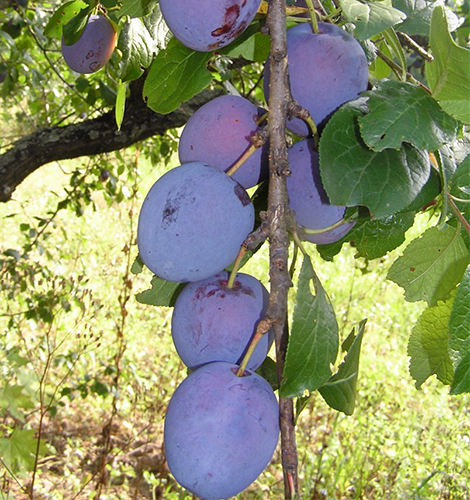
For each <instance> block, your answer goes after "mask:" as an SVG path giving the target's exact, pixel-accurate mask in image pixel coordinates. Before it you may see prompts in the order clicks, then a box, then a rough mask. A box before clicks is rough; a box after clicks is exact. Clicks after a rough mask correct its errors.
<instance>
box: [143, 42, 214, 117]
mask: <svg viewBox="0 0 470 500" xmlns="http://www.w3.org/2000/svg"><path fill="white" fill-rule="evenodd" d="M211 57H212V54H211V53H207V52H196V51H194V50H191V49H189V48H188V47H185V46H184V45H183V44H182V43H180V42H178V40H176V39H175V38H172V39H171V41H170V43H169V44H168V47H167V48H166V49H165V50H162V51H161V52H159V53H158V55H157V57H156V58H155V60H154V61H153V63H152V65H151V66H150V72H149V74H148V76H147V79H146V80H145V84H144V98H145V99H147V105H148V106H149V107H150V108H151V109H153V111H155V112H157V113H163V114H166V113H171V112H172V111H174V110H175V109H177V108H178V106H179V105H180V104H181V103H182V102H185V101H187V100H188V99H191V97H193V96H195V95H196V94H197V93H198V92H200V91H201V90H203V89H204V88H206V87H207V86H208V85H209V83H210V82H211V80H212V75H211V73H210V72H209V71H207V69H206V64H207V62H208V61H209V59H210V58H211Z"/></svg>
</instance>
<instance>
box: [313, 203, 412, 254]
mask: <svg viewBox="0 0 470 500" xmlns="http://www.w3.org/2000/svg"><path fill="white" fill-rule="evenodd" d="M414 217H415V213H414V212H406V213H400V214H395V215H390V216H388V217H385V218H383V219H372V220H369V221H366V222H364V223H362V224H357V225H356V226H355V227H353V228H352V230H351V231H350V232H349V233H348V234H347V235H346V236H345V237H344V238H342V239H341V240H339V241H337V242H336V243H331V244H329V245H317V250H318V252H319V253H320V255H321V256H322V258H323V259H325V260H332V259H333V257H334V256H335V255H336V254H337V253H338V252H339V251H340V249H341V247H342V245H343V244H344V243H348V242H349V243H350V244H351V246H353V247H354V248H355V249H356V250H357V253H356V255H355V257H356V258H358V257H364V258H365V259H367V260H372V259H378V258H379V257H383V256H384V255H385V254H387V253H388V252H390V251H392V250H394V249H395V248H397V247H399V246H400V245H401V244H402V243H403V242H404V241H405V233H406V231H408V229H409V228H410V227H411V226H412V225H413V222H414Z"/></svg>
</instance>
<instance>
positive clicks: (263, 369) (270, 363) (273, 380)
mask: <svg viewBox="0 0 470 500" xmlns="http://www.w3.org/2000/svg"><path fill="white" fill-rule="evenodd" d="M256 373H257V374H258V375H261V376H262V377H263V378H264V380H266V382H268V383H269V385H270V386H271V387H272V388H273V391H276V390H277V389H279V384H278V381H277V368H276V362H275V361H274V360H273V359H271V358H270V357H269V356H267V357H266V358H265V360H264V361H263V363H262V365H261V366H260V367H259V368H258V369H257V370H256Z"/></svg>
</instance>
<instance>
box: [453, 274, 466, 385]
mask: <svg viewBox="0 0 470 500" xmlns="http://www.w3.org/2000/svg"><path fill="white" fill-rule="evenodd" d="M449 334H450V336H449V355H450V358H451V360H452V363H453V364H454V368H455V378H454V381H453V383H452V387H451V391H450V392H451V394H462V393H463V392H470V371H469V361H470V267H468V268H467V270H466V271H465V274H464V276H463V278H462V282H461V283H460V285H459V287H458V288H457V293H456V296H455V300H454V304H453V307H452V312H451V314H450V321H449Z"/></svg>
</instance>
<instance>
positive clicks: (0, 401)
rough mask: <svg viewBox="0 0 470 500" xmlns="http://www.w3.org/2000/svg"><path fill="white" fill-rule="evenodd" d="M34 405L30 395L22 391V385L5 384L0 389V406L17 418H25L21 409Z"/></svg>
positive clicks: (30, 407)
mask: <svg viewBox="0 0 470 500" xmlns="http://www.w3.org/2000/svg"><path fill="white" fill-rule="evenodd" d="M34 407H35V401H34V400H33V398H32V397H31V395H29V394H27V393H25V392H24V386H22V385H6V386H5V387H2V388H1V389H0V408H1V409H2V410H8V411H9V412H10V413H11V414H12V415H13V416H14V417H15V418H17V419H18V420H21V421H24V420H25V415H24V411H22V410H31V409H32V408H34Z"/></svg>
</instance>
